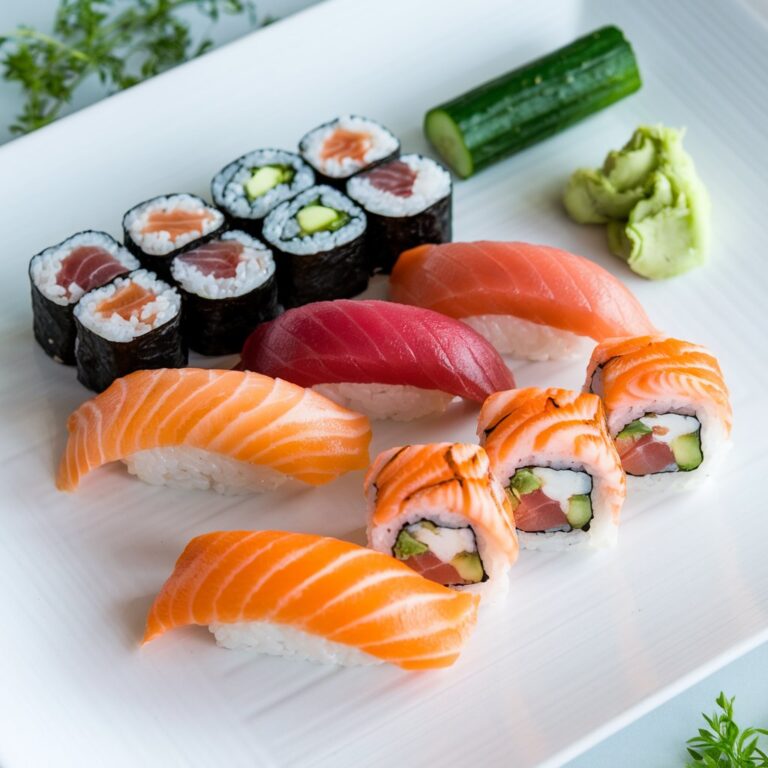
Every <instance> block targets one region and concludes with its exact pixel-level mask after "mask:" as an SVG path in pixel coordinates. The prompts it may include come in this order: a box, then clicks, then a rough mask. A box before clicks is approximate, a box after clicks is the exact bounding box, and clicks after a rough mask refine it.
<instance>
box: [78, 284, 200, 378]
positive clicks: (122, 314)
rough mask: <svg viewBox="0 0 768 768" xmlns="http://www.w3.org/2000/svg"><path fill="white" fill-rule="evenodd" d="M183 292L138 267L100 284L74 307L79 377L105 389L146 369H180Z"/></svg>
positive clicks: (183, 350)
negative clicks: (137, 371) (181, 293)
mask: <svg viewBox="0 0 768 768" xmlns="http://www.w3.org/2000/svg"><path fill="white" fill-rule="evenodd" d="M180 319H181V296H179V292H178V291H177V290H176V289H175V288H172V287H171V286H170V285H168V284H167V283H164V282H163V281H162V280H158V279H157V278H156V277H155V276H154V275H153V274H152V273H151V272H147V271H146V270H144V269H139V270H137V271H136V272H131V273H130V274H129V275H126V276H125V277H118V278H116V279H115V280H113V281H112V282H111V283H109V285H105V286H103V287H101V288H96V289H95V290H93V291H90V292H88V293H86V294H85V296H83V298H82V299H80V301H79V303H78V305H77V306H76V307H75V323H76V325H77V340H76V342H75V359H76V362H77V378H78V380H79V381H80V382H81V383H82V384H84V385H85V386H86V387H88V389H92V390H94V391H96V392H101V391H102V390H104V389H106V388H107V387H108V386H109V385H110V384H111V383H112V382H113V381H114V380H115V379H117V378H119V377H121V376H125V375H126V374H128V373H131V372H132V371H136V370H139V369H145V368H181V367H183V366H185V365H186V364H187V348H186V345H185V344H184V342H183V340H182V335H181V323H180Z"/></svg>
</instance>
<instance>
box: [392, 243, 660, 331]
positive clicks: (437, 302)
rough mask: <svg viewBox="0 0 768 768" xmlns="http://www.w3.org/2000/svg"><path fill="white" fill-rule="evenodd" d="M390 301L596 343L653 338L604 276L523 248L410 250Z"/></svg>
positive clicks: (636, 309)
mask: <svg viewBox="0 0 768 768" xmlns="http://www.w3.org/2000/svg"><path fill="white" fill-rule="evenodd" d="M390 297H391V298H392V299H393V300H394V301H399V302H402V303H404V304H416V305H417V306H420V307H427V308H428V309H433V310H436V311H437V312H442V313H443V314H446V315H449V316H450V317H456V318H466V317H478V316H484V315H508V316H512V317H516V318H520V319H522V320H527V321H528V322H532V323H536V324H539V325H544V326H549V327H552V328H556V329H559V330H562V331H570V332H571V333H574V334H576V335H578V336H588V337H591V338H593V339H595V340H597V341H601V340H603V339H606V338H609V337H612V336H627V335H635V334H641V333H648V332H651V331H652V330H653V325H652V324H651V321H650V320H649V319H648V316H647V315H646V314H645V310H644V309H643V308H642V306H641V305H640V303H639V302H638V300H637V299H636V298H635V297H634V296H633V295H632V293H630V291H629V289H628V288H627V287H626V286H625V285H624V284H623V283H622V282H621V281H620V280H618V279H617V278H615V277H614V276H613V275H612V274H610V272H607V271H606V270H604V269H603V268H602V267H600V266H598V265H597V264H595V263H594V262H591V261H589V260H588V259H584V258H582V257H581V256H575V255H574V254H572V253H568V252H566V251H561V250H559V249H557V248H550V247H548V246H544V245H530V244H529V243H501V242H488V241H480V242H475V243H444V244H443V245H420V246H418V247H417V248H412V249H411V250H409V251H405V252H404V253H402V254H401V255H400V258H399V259H398V260H397V263H396V264H395V267H394V269H393V270H392V274H391V276H390Z"/></svg>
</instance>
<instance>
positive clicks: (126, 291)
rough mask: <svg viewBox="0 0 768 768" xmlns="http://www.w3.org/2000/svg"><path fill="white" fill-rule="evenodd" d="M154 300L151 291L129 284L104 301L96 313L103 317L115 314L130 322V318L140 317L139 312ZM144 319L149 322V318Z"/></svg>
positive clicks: (154, 297)
mask: <svg viewBox="0 0 768 768" xmlns="http://www.w3.org/2000/svg"><path fill="white" fill-rule="evenodd" d="M156 298H157V297H156V296H155V294H154V293H152V291H148V290H147V289H146V288H144V287H143V286H141V285H139V284H138V283H136V282H130V283H127V284H126V285H124V286H123V287H122V288H120V289H119V290H117V291H115V294H114V296H110V297H109V298H108V299H104V301H102V302H101V303H100V304H99V306H98V308H97V310H96V311H97V312H98V313H99V314H101V315H104V317H109V316H110V315H112V314H117V315H120V317H122V318H123V320H130V319H131V317H140V316H141V310H142V309H143V308H144V307H145V306H146V305H147V304H149V303H150V302H152V301H154V300H155V299H156ZM145 319H146V321H147V322H151V319H150V318H145Z"/></svg>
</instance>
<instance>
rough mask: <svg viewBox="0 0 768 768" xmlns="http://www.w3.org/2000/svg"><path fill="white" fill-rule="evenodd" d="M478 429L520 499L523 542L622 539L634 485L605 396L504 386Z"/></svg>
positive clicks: (542, 545) (547, 545)
mask: <svg viewBox="0 0 768 768" xmlns="http://www.w3.org/2000/svg"><path fill="white" fill-rule="evenodd" d="M478 434H479V435H480V439H481V442H482V443H483V444H484V445H485V449H486V451H487V452H488V457H489V458H490V462H491V468H492V470H493V473H494V474H495V475H496V477H497V478H498V479H499V481H500V482H501V484H502V486H503V487H504V488H505V489H506V491H507V495H508V496H509V498H510V501H511V503H512V508H513V510H514V515H515V525H516V526H517V530H518V535H519V537H520V544H521V546H523V547H525V548H527V549H565V548H567V547H571V546H574V545H589V546H593V547H602V546H610V545H612V544H614V543H615V541H616V533H617V526H618V524H619V515H620V512H621V507H622V505H623V503H624V496H625V492H626V483H625V479H624V472H623V471H622V469H621V462H620V460H619V456H618V453H617V452H616V448H615V446H614V445H613V441H612V440H611V438H610V436H609V435H608V431H607V429H606V426H605V413H604V411H603V405H602V402H601V401H600V398H599V397H598V396H597V395H592V394H580V393H578V392H571V391H570V390H567V389H556V388H550V389H539V388H537V387H529V388H528V389H512V390H509V391H507V392H497V393H496V394H495V395H491V396H490V397H489V398H488V399H487V400H486V401H485V403H484V405H483V407H482V410H481V411H480V420H479V425H478Z"/></svg>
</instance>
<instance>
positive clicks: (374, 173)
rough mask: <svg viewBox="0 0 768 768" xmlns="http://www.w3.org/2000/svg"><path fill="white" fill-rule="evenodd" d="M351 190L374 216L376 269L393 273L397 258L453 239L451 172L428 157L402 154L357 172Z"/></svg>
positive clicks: (371, 254) (371, 238) (371, 250)
mask: <svg viewBox="0 0 768 768" xmlns="http://www.w3.org/2000/svg"><path fill="white" fill-rule="evenodd" d="M347 194H348V195H349V196H350V197H351V198H352V199H353V200H354V201H355V202H357V203H358V204H359V205H361V206H362V208H363V209H364V210H365V212H366V214H367V216H368V243H367V249H368V258H369V260H370V262H371V268H372V270H373V271H381V272H387V273H388V272H391V271H392V267H393V266H394V264H395V262H396V261H397V257H398V256H399V255H400V254H401V253H402V252H403V251H407V250H408V249H409V248H415V247H416V246H417V245H423V244H424V243H447V242H449V241H450V239H451V228H452V223H451V222H452V219H451V200H452V188H451V175H450V174H449V173H448V171H446V170H445V168H443V166H442V165H440V163H436V162H435V161H434V160H431V159H430V158H428V157H423V156H422V155H401V156H400V157H398V158H395V159H394V160H388V161H387V162H385V163H382V164H381V165H377V166H376V167H375V168H372V169H371V170H370V171H365V172H363V173H359V174H357V175H356V176H353V177H352V178H351V179H350V180H349V181H348V182H347Z"/></svg>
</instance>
